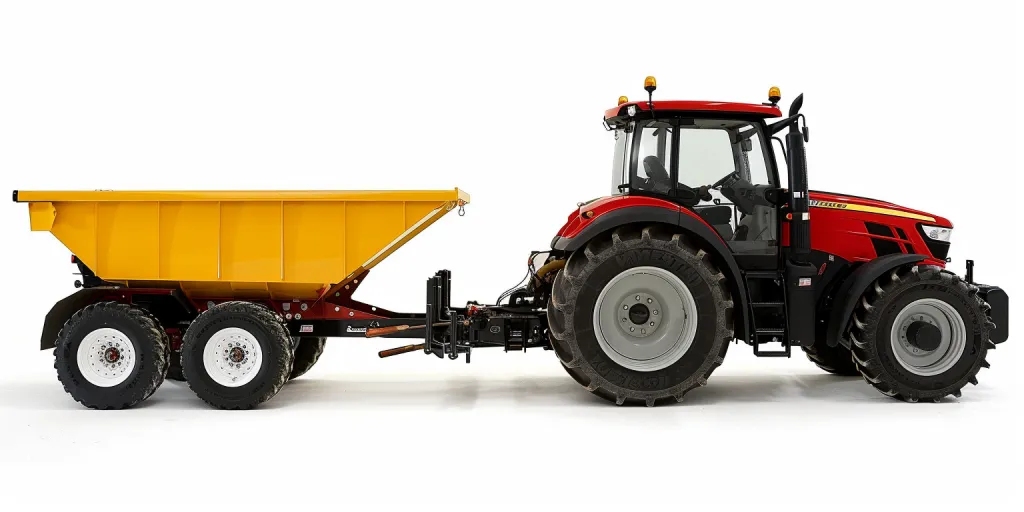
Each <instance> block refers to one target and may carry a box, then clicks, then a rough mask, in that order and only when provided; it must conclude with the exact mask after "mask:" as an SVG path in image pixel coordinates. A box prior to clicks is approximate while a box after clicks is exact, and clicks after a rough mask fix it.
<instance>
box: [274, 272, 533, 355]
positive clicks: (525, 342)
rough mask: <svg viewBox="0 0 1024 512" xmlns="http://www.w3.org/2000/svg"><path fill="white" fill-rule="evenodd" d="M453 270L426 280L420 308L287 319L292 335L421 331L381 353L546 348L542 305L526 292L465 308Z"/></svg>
mask: <svg viewBox="0 0 1024 512" xmlns="http://www.w3.org/2000/svg"><path fill="white" fill-rule="evenodd" d="M451 283H452V274H451V271H449V270H439V271H437V272H436V273H435V274H434V275H433V276H431V277H430V278H429V279H427V282H426V312H425V313H422V314H421V313H392V312H390V311H383V310H379V309H378V310H377V312H378V313H379V314H386V315H387V316H386V317H378V318H353V319H350V320H349V319H337V320H334V319H317V320H301V319H300V320H296V319H294V317H293V318H292V319H291V320H289V321H288V329H289V331H290V332H291V334H292V336H294V337H304V336H310V337H314V336H322V337H342V338H344V337H360V338H363V337H367V338H377V337H384V338H410V337H412V336H410V334H409V333H407V332H406V331H422V334H421V336H422V340H423V341H422V342H421V343H418V344H413V345H406V346H402V347H396V348H393V349H388V350H382V351H380V352H379V354H378V355H379V356H380V357H381V358H384V357H391V356H395V355H399V354H405V353H409V352H415V351H418V350H422V351H423V352H424V353H425V354H433V355H435V356H437V357H438V358H445V357H447V358H448V359H451V360H455V359H458V358H459V356H460V355H461V354H465V356H466V362H467V363H469V362H470V361H471V357H472V356H471V355H472V352H473V349H476V348H488V347H489V348H495V347H500V348H503V349H504V350H505V351H506V352H509V351H525V350H526V349H528V348H543V349H545V350H550V349H551V344H550V343H549V340H548V324H547V309H546V305H545V304H543V303H541V301H539V300H538V298H537V297H536V296H534V295H533V294H529V293H514V294H512V296H511V298H510V301H509V305H494V304H479V303H476V302H470V303H469V304H467V305H466V307H464V308H458V307H452V305H451Z"/></svg>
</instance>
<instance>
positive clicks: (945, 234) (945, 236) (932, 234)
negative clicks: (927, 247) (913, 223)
mask: <svg viewBox="0 0 1024 512" xmlns="http://www.w3.org/2000/svg"><path fill="white" fill-rule="evenodd" d="M921 230H922V231H924V234H925V236H927V237H928V238H931V239H932V240H938V241H940V242H948V241H949V235H950V234H952V233H953V228H940V227H938V226H921Z"/></svg>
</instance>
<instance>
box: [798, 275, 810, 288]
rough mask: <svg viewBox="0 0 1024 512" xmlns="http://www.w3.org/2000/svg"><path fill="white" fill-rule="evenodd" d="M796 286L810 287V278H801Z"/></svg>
mask: <svg viewBox="0 0 1024 512" xmlns="http://www.w3.org/2000/svg"><path fill="white" fill-rule="evenodd" d="M797 285H798V286H810V285H811V278H809V277H801V278H800V281H799V282H798V283H797Z"/></svg>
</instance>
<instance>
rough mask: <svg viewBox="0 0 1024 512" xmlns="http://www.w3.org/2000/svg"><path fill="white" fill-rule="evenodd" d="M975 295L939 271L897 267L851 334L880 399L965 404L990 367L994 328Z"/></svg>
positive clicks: (866, 303)
mask: <svg viewBox="0 0 1024 512" xmlns="http://www.w3.org/2000/svg"><path fill="white" fill-rule="evenodd" d="M990 309H991V308H990V307H989V305H988V304H986V303H985V302H984V301H983V300H982V299H981V298H980V297H979V296H978V289H977V287H975V286H973V285H970V284H968V283H965V282H963V281H962V280H960V278H959V277H957V276H956V275H954V274H952V273H950V272H947V271H945V270H942V269H940V268H938V267H934V266H917V265H915V266H909V267H900V268H897V269H895V270H893V271H892V272H890V273H889V274H888V275H886V276H883V277H882V278H880V279H879V280H878V281H876V282H875V283H874V285H873V286H872V287H871V289H869V291H868V292H867V293H865V294H864V296H863V297H861V301H860V305H859V306H858V307H857V309H856V310H855V311H854V316H853V320H852V324H853V325H852V327H851V329H850V334H849V336H850V343H851V348H852V351H853V359H854V362H855V363H856V365H857V368H858V369H859V370H860V373H861V374H863V375H864V378H865V379H866V380H867V381H868V382H869V383H870V384H871V385H872V386H874V387H875V388H877V389H878V390H879V391H881V392H882V393H884V394H885V395H888V396H891V397H893V398H896V399H899V400H904V401H907V402H918V401H922V400H928V401H939V400H941V399H942V398H943V397H945V396H947V395H953V396H960V390H961V389H962V388H963V387H964V386H965V385H967V383H971V384H977V383H978V380H977V377H976V376H977V374H978V371H979V370H980V369H981V368H982V367H986V368H987V367H988V362H986V361H985V355H986V354H987V352H988V349H990V348H994V347H995V345H994V344H992V342H991V341H989V332H990V331H991V329H992V327H994V325H993V324H992V322H991V321H990V320H989V318H988V311H989V310H990Z"/></svg>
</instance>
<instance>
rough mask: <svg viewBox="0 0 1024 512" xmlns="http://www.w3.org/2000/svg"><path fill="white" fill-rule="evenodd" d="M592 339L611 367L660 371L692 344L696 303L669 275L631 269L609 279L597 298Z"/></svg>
mask: <svg viewBox="0 0 1024 512" xmlns="http://www.w3.org/2000/svg"><path fill="white" fill-rule="evenodd" d="M594 334H595V336H596V338H597V343H598V345H600V347H601V350H602V351H604V353H605V355H607V356H608V357H609V358H610V359H611V360H612V361H614V362H615V363H617V364H619V365H621V366H623V367H625V368H629V369H630V370H636V371H641V372H651V371H656V370H660V369H662V368H666V367H668V366H671V365H672V364H674V363H675V362H676V361H678V360H679V359H680V358H681V357H683V355H684V354H686V351H687V350H689V349H690V345H692V344H693V339H694V337H695V336H696V334H697V304H696V302H694V300H693V294H692V293H690V289H689V288H687V286H686V285H685V284H684V283H683V281H682V280H681V279H679V277H678V276H676V275H675V274H673V273H672V272H669V271H667V270H664V269H661V268H658V267H634V268H631V269H628V270H626V271H623V272H622V273H620V274H619V275H617V276H615V277H614V278H612V280H611V281H609V282H608V284H607V285H605V287H604V289H602V290H601V293H600V295H598V297H597V304H596V305H595V306H594Z"/></svg>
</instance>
